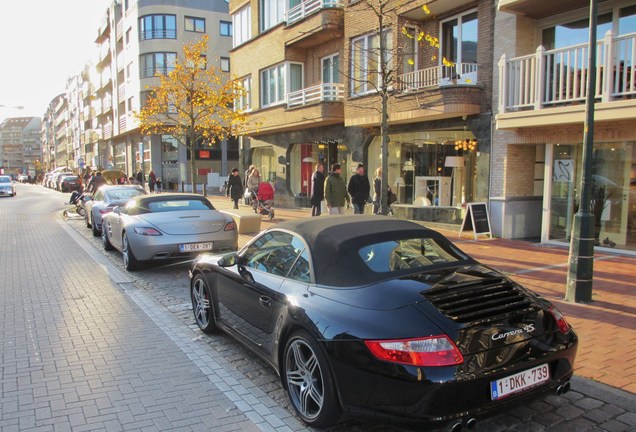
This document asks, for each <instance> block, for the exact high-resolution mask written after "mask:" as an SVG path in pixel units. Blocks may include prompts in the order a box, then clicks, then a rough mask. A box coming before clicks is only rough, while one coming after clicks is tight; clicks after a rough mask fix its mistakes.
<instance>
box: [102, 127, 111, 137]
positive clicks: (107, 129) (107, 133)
mask: <svg viewBox="0 0 636 432" xmlns="http://www.w3.org/2000/svg"><path fill="white" fill-rule="evenodd" d="M102 130H103V131H104V136H103V139H109V138H112V136H113V124H112V123H108V124H105V125H104V127H103V129H102Z"/></svg>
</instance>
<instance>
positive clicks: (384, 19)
mask: <svg viewBox="0 0 636 432" xmlns="http://www.w3.org/2000/svg"><path fill="white" fill-rule="evenodd" d="M407 3H408V0H361V1H360V2H358V3H356V4H355V7H357V8H364V9H367V10H370V11H372V12H373V15H375V18H376V19H377V34H378V38H377V42H376V39H373V40H372V42H370V43H369V47H362V46H360V47H356V46H354V47H353V49H352V51H353V52H352V58H353V61H352V70H351V71H350V75H351V76H350V77H349V78H350V80H351V82H352V84H353V87H354V89H353V92H354V93H358V91H360V94H363V93H368V89H370V88H372V89H375V91H376V93H377V94H378V95H379V96H380V119H381V120H380V135H381V139H382V145H381V149H382V153H381V154H382V191H381V192H380V213H382V214H384V215H386V214H388V212H389V207H388V200H387V199H386V197H387V195H388V181H387V176H388V172H389V170H388V159H389V110H388V104H389V92H390V91H391V89H392V88H393V87H394V85H395V78H396V67H397V61H395V60H396V58H397V57H398V55H397V54H398V53H397V52H396V51H395V50H394V49H393V47H392V40H391V36H390V35H391V30H390V29H391V26H392V25H394V23H395V22H397V20H398V13H399V10H400V9H401V8H402V7H403V6H405V5H406V4H407ZM422 11H423V12H424V13H425V14H426V15H431V11H430V10H429V8H428V7H427V6H426V5H423V6H422ZM354 13H355V12H354ZM402 33H403V34H404V35H405V36H406V37H409V38H411V39H417V41H418V43H420V44H428V45H430V46H431V47H433V48H439V39H438V38H437V37H435V36H433V35H431V34H429V33H426V32H423V31H420V32H417V33H412V32H410V31H409V30H408V29H407V28H406V27H403V28H402ZM358 51H359V52H358ZM398 51H401V50H398ZM402 55H404V54H403V53H402ZM360 59H364V60H363V61H361V60H360ZM408 62H409V64H414V60H413V59H408ZM442 63H443V65H444V66H452V62H449V61H448V60H447V59H445V58H443V59H442ZM363 108H366V107H363ZM372 108H373V109H375V105H373V106H372Z"/></svg>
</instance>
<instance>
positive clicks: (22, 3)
mask: <svg viewBox="0 0 636 432" xmlns="http://www.w3.org/2000/svg"><path fill="white" fill-rule="evenodd" d="M111 2H112V0H0V56H1V57H0V58H1V59H2V60H0V64H1V67H0V105H4V107H1V106H0V120H2V119H5V118H7V117H23V116H35V117H42V115H43V114H44V112H45V111H46V108H47V107H48V105H49V103H50V102H51V100H52V99H53V98H54V97H55V96H57V95H59V94H60V93H64V91H65V86H66V80H67V78H68V77H70V76H73V75H77V74H79V73H80V72H81V71H82V68H83V65H84V64H85V63H86V62H87V61H89V60H92V59H95V58H96V56H97V54H96V53H97V48H96V45H95V38H96V37H97V29H98V28H99V25H100V24H101V22H102V20H103V19H104V17H105V16H106V9H107V8H108V6H109V4H111ZM16 106H22V107H24V108H23V109H16V108H11V107H16Z"/></svg>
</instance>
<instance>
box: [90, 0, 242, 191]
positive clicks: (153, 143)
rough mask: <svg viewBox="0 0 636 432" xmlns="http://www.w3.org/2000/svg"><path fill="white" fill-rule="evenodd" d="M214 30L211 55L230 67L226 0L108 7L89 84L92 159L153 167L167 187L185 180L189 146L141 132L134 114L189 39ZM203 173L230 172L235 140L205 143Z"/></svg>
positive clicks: (98, 164)
mask: <svg viewBox="0 0 636 432" xmlns="http://www.w3.org/2000/svg"><path fill="white" fill-rule="evenodd" d="M205 34H207V35H208V36H209V44H208V49H209V51H208V53H207V58H208V62H210V63H212V62H214V64H216V65H217V66H220V67H221V69H222V70H224V71H228V72H229V67H230V59H229V50H230V48H231V40H232V23H231V21H230V17H229V15H228V5H227V2H226V1H224V0H212V1H210V0H208V1H205V0H181V1H175V2H157V1H152V0H115V1H113V3H112V5H111V6H110V7H109V8H108V10H107V11H106V15H105V17H104V21H103V23H102V24H101V25H100V27H99V29H98V32H97V37H96V40H95V42H96V44H97V46H98V51H99V55H98V60H97V62H96V65H95V73H94V74H93V75H92V76H93V79H92V80H91V81H90V84H87V85H88V86H89V87H90V88H91V89H92V91H93V92H92V94H91V100H90V102H91V103H90V105H87V107H85V110H84V111H83V123H84V125H85V132H84V151H85V154H87V155H89V157H90V158H89V160H90V165H91V166H92V167H93V168H96V169H97V168H99V169H118V170H121V171H124V172H125V173H127V175H129V176H130V175H133V174H134V173H136V172H138V171H140V170H143V171H144V173H145V174H147V173H148V172H150V170H151V169H153V170H154V171H155V173H156V174H157V175H158V176H159V177H160V178H162V180H163V184H164V185H166V187H168V188H172V189H176V188H177V187H178V185H179V184H180V183H181V182H182V181H186V182H187V181H188V179H189V178H190V177H189V175H188V172H187V170H188V164H187V163H186V162H187V160H188V157H189V156H188V154H187V151H186V149H185V147H183V146H180V145H178V144H177V142H176V140H175V139H174V138H172V137H170V136H152V137H143V136H142V135H141V134H140V132H139V128H138V124H137V121H136V119H135V117H134V115H133V113H134V112H138V111H139V108H140V106H141V105H142V104H143V102H144V99H145V98H146V97H147V94H148V87H149V86H150V87H152V86H155V85H158V83H159V79H158V78H157V77H156V74H158V73H167V72H169V71H170V70H171V69H172V68H173V67H174V62H175V60H176V59H177V58H178V56H180V55H181V53H182V47H183V45H184V43H187V42H192V41H195V40H198V39H200V37H201V36H202V35H205ZM199 147H200V149H199V150H197V151H196V152H195V155H194V157H195V158H196V159H198V163H197V165H198V168H199V173H198V174H199V175H198V181H200V182H206V174H207V173H208V172H211V171H214V172H217V173H220V174H222V175H225V174H227V164H228V160H229V161H237V160H238V145H237V144H232V143H230V144H228V143H227V142H223V143H220V144H216V143H200V144H199Z"/></svg>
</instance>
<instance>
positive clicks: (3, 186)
mask: <svg viewBox="0 0 636 432" xmlns="http://www.w3.org/2000/svg"><path fill="white" fill-rule="evenodd" d="M2 195H8V196H10V197H14V196H15V195H16V189H15V182H14V181H13V180H12V179H11V177H9V176H8V175H2V176H0V196H2Z"/></svg>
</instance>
